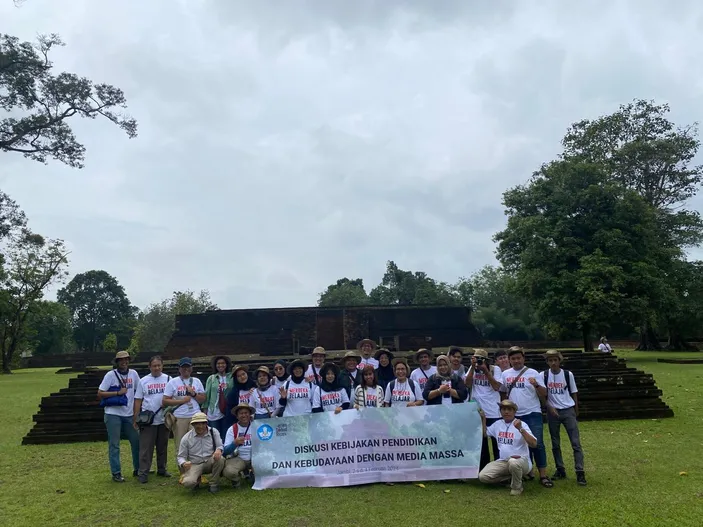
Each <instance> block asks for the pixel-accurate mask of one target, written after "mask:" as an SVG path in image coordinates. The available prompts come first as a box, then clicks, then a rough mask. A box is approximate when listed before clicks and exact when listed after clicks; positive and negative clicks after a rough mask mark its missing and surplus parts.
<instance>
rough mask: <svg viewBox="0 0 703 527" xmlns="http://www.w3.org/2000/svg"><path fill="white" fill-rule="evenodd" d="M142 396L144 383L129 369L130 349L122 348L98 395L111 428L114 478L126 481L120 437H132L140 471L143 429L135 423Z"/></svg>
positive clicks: (109, 441)
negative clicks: (139, 429)
mask: <svg viewBox="0 0 703 527" xmlns="http://www.w3.org/2000/svg"><path fill="white" fill-rule="evenodd" d="M135 398H136V399H141V398H142V385H141V383H140V382H139V374H138V373H137V372H136V371H135V370H131V369H129V353H127V352H126V351H118V352H117V354H116V355H115V368H114V369H112V370H110V371H109V372H107V373H106V374H105V377H103V380H102V382H101V383H100V386H99V387H98V399H100V404H101V406H104V408H105V417H104V421H105V427H106V428H107V445H108V448H107V451H108V460H109V461H110V472H112V480H113V481H115V482H117V483H123V482H124V480H125V479H124V477H123V476H122V466H121V463H120V439H121V438H124V439H127V440H128V441H129V444H130V446H131V447H132V466H133V468H134V471H133V472H132V475H133V476H135V477H136V476H137V475H138V472H139V433H138V432H137V427H136V426H135V424H134V408H135V403H134V400H135Z"/></svg>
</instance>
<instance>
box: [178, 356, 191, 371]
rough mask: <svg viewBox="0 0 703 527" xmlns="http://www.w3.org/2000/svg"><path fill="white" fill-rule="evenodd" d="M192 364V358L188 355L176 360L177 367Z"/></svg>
mask: <svg viewBox="0 0 703 527" xmlns="http://www.w3.org/2000/svg"><path fill="white" fill-rule="evenodd" d="M192 365H193V359H191V358H190V357H183V358H182V359H181V360H179V361H178V367H179V368H180V367H181V366H192Z"/></svg>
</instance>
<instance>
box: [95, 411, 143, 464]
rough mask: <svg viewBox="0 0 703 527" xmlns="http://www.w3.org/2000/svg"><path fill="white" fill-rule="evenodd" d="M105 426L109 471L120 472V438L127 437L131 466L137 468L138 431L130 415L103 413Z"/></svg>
mask: <svg viewBox="0 0 703 527" xmlns="http://www.w3.org/2000/svg"><path fill="white" fill-rule="evenodd" d="M104 421H105V427H106V428H107V458H108V459H109V460H110V472H112V473H113V474H117V473H118V472H122V465H121V463H120V439H127V440H128V441H129V443H130V445H131V447H132V466H133V467H134V470H139V432H137V431H136V430H135V429H134V427H133V426H132V416H131V415H130V416H129V417H122V416H119V415H112V414H105V419H104Z"/></svg>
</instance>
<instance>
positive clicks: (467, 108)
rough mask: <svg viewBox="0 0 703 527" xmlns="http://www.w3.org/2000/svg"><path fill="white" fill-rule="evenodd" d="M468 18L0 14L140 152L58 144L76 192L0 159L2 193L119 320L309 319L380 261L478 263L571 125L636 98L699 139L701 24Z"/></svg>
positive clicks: (653, 19)
mask: <svg viewBox="0 0 703 527" xmlns="http://www.w3.org/2000/svg"><path fill="white" fill-rule="evenodd" d="M476 4H477V3H475V2H463V1H459V0H457V1H454V2H450V1H446V2H400V1H387V2H354V3H350V2H342V1H327V2H311V1H307V2H285V3H282V2H276V3H272V2H271V3H269V2H257V3H251V2H239V1H237V2H234V1H232V2H230V1H226V0H219V1H215V0H210V1H207V0H201V1H190V0H188V1H186V0H182V1H180V2H169V1H165V0H163V1H152V2H141V1H137V0H129V1H128V0H125V1H123V2H120V3H110V4H109V7H108V4H106V3H102V2H94V1H91V0H64V1H62V2H52V1H50V0H29V1H28V2H26V3H25V4H24V5H23V6H22V7H21V8H19V9H17V8H13V7H12V5H11V3H10V2H5V3H3V4H0V18H2V20H3V21H4V22H5V23H4V26H3V30H4V31H7V32H9V33H10V34H14V35H16V36H18V37H20V38H23V39H32V38H34V36H35V35H36V34H37V33H46V32H56V33H59V34H60V35H61V36H62V37H63V38H64V40H65V41H66V44H67V46H66V47H65V48H61V49H58V50H56V52H55V53H53V59H54V61H55V63H56V67H57V69H67V70H71V71H75V72H77V73H79V74H81V75H85V76H88V77H89V78H91V79H93V80H95V81H101V82H109V83H112V84H115V85H117V86H119V87H121V88H122V89H123V90H125V92H126V94H127V96H128V100H129V105H130V112H131V113H132V114H133V115H134V116H135V117H136V118H137V119H138V120H139V124H140V129H139V137H138V138H137V139H135V140H132V141H130V140H127V138H126V137H125V136H124V135H123V134H122V133H121V132H120V131H119V130H117V129H116V128H115V127H113V126H110V125H109V123H107V122H99V121H95V122H92V121H91V122H75V123H74V128H75V130H76V133H77V134H78V135H79V138H80V140H81V141H83V142H84V143H85V145H86V147H87V148H88V154H87V160H86V168H85V169H84V170H82V171H76V170H72V169H69V168H67V167H63V166H61V165H59V164H58V163H56V162H51V163H50V164H49V165H48V166H43V165H39V164H36V163H31V162H29V161H25V160H24V159H22V158H21V157H19V156H18V155H17V154H14V155H11V154H5V155H3V157H2V165H0V184H1V185H2V189H3V190H5V191H6V192H8V193H9V194H10V195H11V196H12V197H13V198H15V199H16V200H17V201H18V202H19V203H20V204H21V206H22V207H23V208H24V209H25V211H26V212H27V213H28V215H29V217H30V219H31V222H32V225H33V227H34V228H35V229H36V230H37V231H39V232H41V233H44V234H46V235H49V236H53V237H62V238H64V239H66V240H67V242H68V244H69V246H70V247H71V250H72V251H73V253H72V255H71V258H72V266H71V270H72V272H73V273H77V272H81V271H85V270H88V269H93V268H96V269H105V270H107V271H108V272H110V273H112V274H114V275H115V276H116V277H117V278H118V280H120V282H121V283H122V284H123V285H124V286H125V287H126V289H127V291H128V294H129V295H130V297H131V298H132V300H133V301H134V302H135V303H136V304H137V305H140V306H144V305H145V304H147V303H149V302H152V301H157V300H159V299H161V298H163V297H166V296H168V295H169V294H170V293H171V291H173V290H176V289H185V288H192V289H199V288H208V289H210V290H211V292H212V293H213V296H214V298H215V300H216V301H217V302H218V303H219V304H220V306H222V307H264V306H276V305H309V304H313V303H314V302H315V301H316V298H317V294H318V293H319V292H320V291H322V290H323V289H324V288H325V287H326V286H327V285H328V284H329V283H332V282H334V281H335V280H336V279H337V278H340V277H343V276H349V277H362V278H364V280H365V283H366V284H367V286H371V285H373V284H375V283H377V282H378V281H379V279H380V277H381V275H382V273H383V271H384V267H385V261H386V260H388V259H393V260H395V261H396V262H397V263H398V264H399V265H400V266H401V267H402V268H405V269H411V270H423V271H426V272H427V273H428V274H430V275H431V276H433V277H436V278H438V279H441V280H447V281H453V280H455V279H456V278H457V277H458V276H460V275H464V276H465V275H468V274H470V273H471V272H472V271H474V270H475V269H477V268H479V267H480V266H482V265H484V264H486V263H492V261H493V249H494V247H493V243H492V241H491V236H492V234H493V233H495V232H496V231H497V230H499V229H500V228H501V227H502V225H503V221H504V219H503V215H502V208H501V205H500V200H501V194H502V192H503V191H504V190H505V189H506V188H508V187H510V186H513V185H515V184H517V183H520V182H522V181H524V180H525V179H526V178H527V177H528V176H529V175H530V173H531V172H532V171H533V170H534V169H535V168H536V167H537V166H539V164H540V163H541V162H543V161H547V160H549V159H550V158H552V157H553V156H555V155H556V153H557V152H558V151H559V140H560V138H561V136H562V135H563V133H564V131H565V129H566V127H567V126H568V125H569V124H570V123H571V122H573V121H576V120H579V119H582V118H586V117H596V116H598V115H600V114H603V113H606V112H609V111H612V110H614V109H615V108H616V107H617V105H618V104H620V103H623V102H627V101H629V100H631V99H632V98H635V97H644V98H655V99H657V100H659V101H668V102H670V103H671V105H672V108H673V117H674V118H675V119H676V120H677V121H679V122H681V123H682V124H683V123H688V122H692V121H695V120H700V119H701V116H702V115H703V103H701V101H700V98H699V97H698V93H699V90H700V86H701V82H702V81H703V72H702V71H701V68H700V66H699V64H698V62H699V61H698V52H697V50H698V49H699V48H700V44H701V41H702V40H703V37H701V36H700V35H701V34H703V33H701V31H700V29H701V20H703V19H702V18H701V12H702V10H703V8H701V7H700V6H699V4H697V3H694V2H677V3H676V4H675V5H672V6H666V8H665V7H664V6H663V5H662V4H661V3H659V2H654V1H650V2H646V1H638V2H634V1H631V2H624V1H620V2H606V1H601V2H587V3H581V4H573V3H569V5H568V6H566V5H564V4H563V3H560V2H556V1H552V2H542V3H540V5H539V6H537V7H536V6H535V5H534V4H532V3H529V5H528V3H522V2H491V3H490V5H491V7H490V8H489V7H487V6H488V3H485V4H484V3H480V4H479V5H476ZM701 203H703V201H701V199H697V201H696V202H695V203H694V205H697V206H698V207H699V208H700V204H701Z"/></svg>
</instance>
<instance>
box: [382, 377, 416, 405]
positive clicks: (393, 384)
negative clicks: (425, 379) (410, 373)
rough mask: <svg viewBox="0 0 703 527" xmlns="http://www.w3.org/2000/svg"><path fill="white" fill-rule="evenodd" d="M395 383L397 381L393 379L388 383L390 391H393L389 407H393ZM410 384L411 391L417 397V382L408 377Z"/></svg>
mask: <svg viewBox="0 0 703 527" xmlns="http://www.w3.org/2000/svg"><path fill="white" fill-rule="evenodd" d="M395 381H396V379H393V380H392V381H391V382H390V383H388V389H389V390H390V391H391V399H390V401H389V402H388V406H392V405H393V396H392V394H393V388H395ZM408 384H409V385H410V389H411V390H412V392H413V395H415V381H413V380H412V379H411V378H410V377H408Z"/></svg>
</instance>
